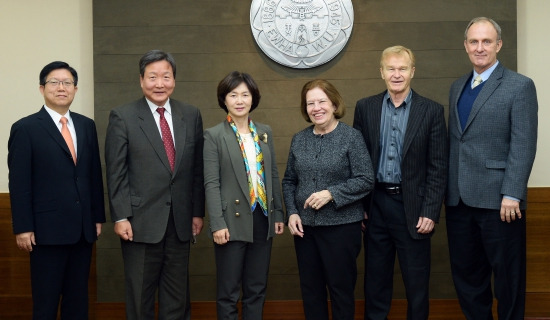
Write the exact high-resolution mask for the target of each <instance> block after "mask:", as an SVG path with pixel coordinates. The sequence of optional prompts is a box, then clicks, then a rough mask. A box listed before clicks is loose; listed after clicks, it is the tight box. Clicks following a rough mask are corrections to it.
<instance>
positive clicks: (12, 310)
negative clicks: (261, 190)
mask: <svg viewBox="0 0 550 320" xmlns="http://www.w3.org/2000/svg"><path fill="white" fill-rule="evenodd" d="M528 201H529V209H528V210H529V211H528V216H527V233H528V238H527V299H526V314H525V315H526V318H525V319H533V320H535V319H550V275H549V274H548V270H550V251H549V250H548V249H547V246H548V243H550V215H549V214H548V212H550V187H547V188H530V189H529V197H528ZM104 235H105V236H106V237H109V235H108V230H107V229H104ZM102 237H103V236H102ZM103 240H104V239H102V240H100V241H103ZM291 244H292V241H291V239H284V240H281V241H280V246H277V247H275V248H274V249H273V250H274V253H273V254H274V255H281V253H280V252H277V251H280V250H283V251H284V250H291V249H292V248H291V247H290V246H291ZM0 248H2V249H1V250H0V283H1V284H2V285H1V286H0V319H10V320H18V319H21V320H23V319H29V318H30V315H31V306H32V300H31V291H30V271H29V260H28V255H27V254H26V253H23V252H21V251H19V250H18V249H17V247H16V245H15V240H14V236H13V234H12V229H11V213H10V205H9V194H6V193H3V194H0ZM192 252H193V253H192V259H195V260H197V262H199V263H195V264H192V266H191V273H192V274H195V276H194V277H192V279H191V288H192V289H191V290H192V293H193V294H194V293H195V292H197V291H199V289H198V288H201V287H202V288H212V287H215V282H214V279H213V278H212V277H209V276H208V274H209V273H212V272H213V267H212V266H210V267H208V268H207V269H206V270H201V268H200V265H208V264H209V258H208V257H209V256H210V257H212V256H213V252H211V250H210V249H209V248H208V246H207V245H206V244H205V241H202V244H201V242H199V244H198V246H197V247H196V250H195V249H193V251H192ZM117 257H118V258H117ZM119 257H120V252H119V250H118V249H111V250H105V249H104V250H96V254H95V257H94V259H95V260H94V261H97V271H96V270H95V268H94V267H93V268H92V272H91V277H90V319H97V320H111V319H112V320H115V319H116V320H118V319H123V318H124V303H123V302H120V301H119V302H110V301H109V300H108V299H107V300H106V299H105V298H104V297H105V296H108V292H109V291H116V290H119V291H120V292H118V294H124V293H123V289H122V288H121V285H120V283H119V282H118V281H119V280H118V278H120V277H122V273H120V272H119V271H117V270H118V269H117V264H119V263H120V262H121V261H120V260H119V259H120V258H119ZM94 265H96V264H94ZM102 267H105V268H106V270H100V268H102ZM433 268H435V269H445V268H447V266H446V262H441V263H440V265H439V266H436V267H433ZM271 271H272V272H271V275H270V284H273V283H279V284H280V286H278V287H277V286H273V285H271V286H270V289H269V290H268V291H269V297H268V301H267V302H266V306H265V316H264V319H266V320H271V319H273V320H275V319H277V320H284V319H286V320H298V319H303V311H302V304H301V301H300V295H299V290H297V289H296V288H297V285H296V283H297V282H296V280H297V277H295V276H285V275H286V274H293V273H294V272H296V271H297V270H296V268H295V265H294V263H293V261H292V259H288V260H287V261H282V262H277V263H276V264H274V265H272V268H271ZM108 272H110V273H112V274H113V275H114V277H115V279H116V280H114V281H111V282H109V281H106V280H105V279H103V281H100V280H101V277H106V275H105V274H106V273H108ZM100 273H103V274H104V275H100ZM274 273H275V274H274ZM444 274H445V273H442V274H436V275H435V276H434V275H432V279H431V286H432V288H431V290H432V299H431V311H430V319H433V320H439V319H441V320H455V319H456V320H458V319H463V316H462V314H461V313H460V308H459V306H458V302H457V300H456V299H438V298H434V296H433V292H434V291H437V290H442V288H441V283H440V281H438V279H439V277H441V276H442V275H444ZM113 284H114V285H113ZM357 287H358V288H357V289H358V290H361V288H362V286H361V283H360V281H359V283H358V286H357ZM444 288H445V287H444V286H443V289H444ZM96 291H97V293H96ZM199 294H200V291H199ZM283 295H287V296H290V299H289V300H284V301H281V299H278V297H280V296H283ZM194 300H195V301H193V302H192V310H193V319H197V320H200V319H213V318H214V314H215V301H213V300H214V299H210V301H199V300H197V299H194ZM495 305H496V302H495ZM362 312H363V301H362V300H360V299H358V300H357V302H356V319H362ZM390 317H391V319H394V320H396V319H397V320H400V319H406V301H405V300H401V299H395V300H394V301H393V304H392V310H391V313H390Z"/></svg>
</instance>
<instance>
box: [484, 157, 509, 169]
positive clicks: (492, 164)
mask: <svg viewBox="0 0 550 320" xmlns="http://www.w3.org/2000/svg"><path fill="white" fill-rule="evenodd" d="M485 168H487V169H505V168H506V161H502V160H491V159H488V160H486V161H485Z"/></svg>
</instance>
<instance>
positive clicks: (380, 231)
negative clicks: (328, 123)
mask: <svg viewBox="0 0 550 320" xmlns="http://www.w3.org/2000/svg"><path fill="white" fill-rule="evenodd" d="M384 95H385V92H383V93H380V94H378V95H375V96H371V97H368V98H364V99H361V100H359V101H358V102H357V105H356V109H355V117H354V121H353V126H354V127H355V128H356V129H358V130H359V131H361V133H362V134H363V137H364V139H365V142H366V144H367V148H368V150H369V154H370V156H371V161H372V163H373V168H374V169H375V170H377V169H378V166H379V163H380V149H381V148H380V122H381V114H382V103H383V101H382V100H383V98H384ZM410 108H411V109H410V114H409V119H408V123H407V128H406V131H405V137H404V140H403V153H402V158H401V177H402V181H401V188H402V193H401V194H400V195H396V196H393V195H392V196H390V195H386V194H385V192H384V191H379V190H376V189H377V185H378V182H375V191H374V192H373V193H371V194H370V195H369V196H368V197H367V198H366V199H365V211H366V212H367V214H368V215H369V220H368V224H367V229H366V232H365V236H364V245H365V268H366V271H365V274H366V275H365V296H366V299H365V301H366V305H365V312H366V313H365V319H371V318H372V319H382V318H384V317H386V316H387V313H388V311H389V308H390V304H391V295H392V279H393V263H394V261H395V252H396V251H397V254H398V257H399V262H400V265H401V270H402V273H403V279H404V282H405V288H406V290H407V297H408V300H409V308H408V312H409V314H411V313H414V314H415V317H414V318H419V319H420V318H424V314H425V318H426V319H427V313H428V283H429V269H430V252H429V251H430V249H429V248H430V240H429V238H430V237H431V235H432V234H433V231H432V232H431V233H429V234H420V233H418V232H417V228H416V225H417V223H418V220H419V218H420V217H425V218H429V219H431V220H433V221H434V222H438V221H439V214H440V211H441V205H442V203H443V197H444V193H445V186H446V183H447V164H448V158H447V156H448V153H447V143H446V137H447V133H446V127H445V116H444V111H443V106H442V105H440V104H439V103H436V102H434V101H432V100H429V99H426V98H424V97H422V96H420V95H418V94H417V93H416V92H414V91H413V93H412V100H411V105H410ZM377 197H381V198H380V199H385V198H384V197H387V198H389V199H386V200H389V201H387V203H388V205H382V206H380V204H379V203H378V202H377V201H375V199H377ZM386 200H384V201H386ZM375 203H378V204H376V205H375ZM375 206H376V208H375ZM373 209H375V210H373ZM376 212H378V214H377V213H376ZM380 213H381V214H380ZM389 213H391V215H394V216H395V217H396V218H397V219H398V220H399V221H398V223H395V221H390V219H391V218H390V217H389V216H390V214H389ZM403 215H404V217H403ZM396 225H397V227H396ZM394 227H395V229H392V228H394ZM395 239H398V240H395ZM422 240H424V241H422ZM403 244H404V246H405V247H403ZM411 261H416V262H414V263H411ZM413 264H414V267H413ZM418 265H420V268H421V269H422V271H421V272H419V271H418V270H416V267H417V266H418ZM369 275H372V276H369ZM369 296H370V297H372V298H373V299H372V301H371V299H369V298H368V297H369ZM409 319H412V318H411V317H409Z"/></svg>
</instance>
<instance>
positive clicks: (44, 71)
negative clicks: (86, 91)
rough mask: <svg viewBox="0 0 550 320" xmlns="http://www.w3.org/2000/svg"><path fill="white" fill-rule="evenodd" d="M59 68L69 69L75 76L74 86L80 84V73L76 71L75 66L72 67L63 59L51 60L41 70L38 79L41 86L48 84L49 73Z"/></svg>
mask: <svg viewBox="0 0 550 320" xmlns="http://www.w3.org/2000/svg"><path fill="white" fill-rule="evenodd" d="M57 69H66V70H68V71H69V72H70V73H71V75H72V76H73V81H74V86H75V87H76V85H77V84H78V74H77V73H76V70H75V69H74V68H73V67H71V66H70V65H69V64H68V63H67V62H63V61H54V62H50V63H48V64H47V65H46V66H45V67H44V68H42V71H40V75H39V76H38V81H39V83H40V85H41V86H44V85H46V78H47V77H48V75H49V74H50V73H51V72H52V71H54V70H57ZM59 80H64V79H59Z"/></svg>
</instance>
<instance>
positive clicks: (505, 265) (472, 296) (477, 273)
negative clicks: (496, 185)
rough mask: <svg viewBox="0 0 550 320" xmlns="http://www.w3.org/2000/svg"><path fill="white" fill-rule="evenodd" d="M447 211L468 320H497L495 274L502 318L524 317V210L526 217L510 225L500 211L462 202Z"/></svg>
mask: <svg viewBox="0 0 550 320" xmlns="http://www.w3.org/2000/svg"><path fill="white" fill-rule="evenodd" d="M446 210H447V236H448V239H449V253H450V257H451V271H452V275H453V281H454V284H455V288H456V292H457V295H458V300H459V302H460V306H461V308H462V312H464V315H465V316H466V319H468V320H474V319H479V320H486V319H493V316H492V304H493V294H492V291H491V276H494V293H495V297H496V299H497V301H498V307H497V310H498V319H499V320H517V319H523V317H524V313H525V281H526V280H525V263H526V262H525V258H526V257H525V218H526V213H525V211H523V212H522V214H523V217H522V219H516V220H515V221H512V222H511V223H507V222H502V221H501V220H500V210H490V209H480V208H473V207H469V206H467V205H465V204H464V203H462V201H460V202H459V204H458V206H456V207H447V208H446Z"/></svg>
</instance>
